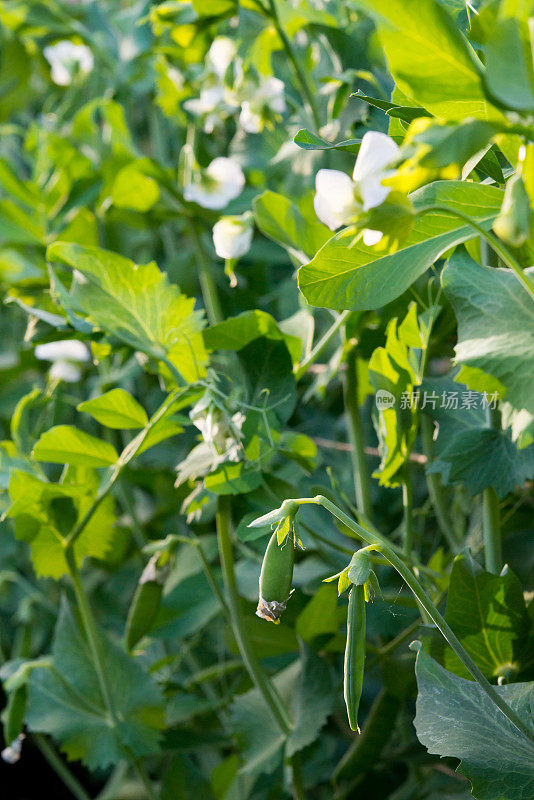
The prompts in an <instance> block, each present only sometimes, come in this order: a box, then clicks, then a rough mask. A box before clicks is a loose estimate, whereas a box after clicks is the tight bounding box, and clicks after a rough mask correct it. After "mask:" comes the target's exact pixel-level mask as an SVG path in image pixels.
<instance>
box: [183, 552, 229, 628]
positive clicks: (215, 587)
mask: <svg viewBox="0 0 534 800" xmlns="http://www.w3.org/2000/svg"><path fill="white" fill-rule="evenodd" d="M193 544H194V546H195V549H196V551H197V553H198V557H199V558H200V560H201V562H202V569H203V570H204V575H205V576H206V580H207V581H208V583H209V585H210V587H211V589H212V591H213V593H214V594H215V596H216V597H217V599H218V601H219V603H220V604H221V609H222V611H223V613H224V615H225V616H226V617H227V618H228V620H229V621H230V622H231V621H232V620H231V617H230V610H229V608H228V606H227V604H226V600H225V599H224V597H223V593H222V592H221V590H220V589H219V584H218V583H217V580H216V578H215V575H214V574H213V570H212V568H211V565H210V563H209V561H208V559H207V558H206V555H205V553H204V550H203V549H202V545H201V544H200V542H194V543H193Z"/></svg>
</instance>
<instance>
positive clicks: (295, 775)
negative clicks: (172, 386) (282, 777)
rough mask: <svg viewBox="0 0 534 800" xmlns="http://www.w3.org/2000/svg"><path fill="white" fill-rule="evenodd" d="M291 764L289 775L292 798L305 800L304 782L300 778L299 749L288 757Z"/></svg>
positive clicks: (300, 760) (300, 761)
mask: <svg viewBox="0 0 534 800" xmlns="http://www.w3.org/2000/svg"><path fill="white" fill-rule="evenodd" d="M289 762H290V764H291V776H292V779H293V781H292V782H293V800H306V795H305V794H304V782H303V780H302V759H301V757H300V751H299V752H297V753H295V754H294V755H293V756H291V758H290V759H289Z"/></svg>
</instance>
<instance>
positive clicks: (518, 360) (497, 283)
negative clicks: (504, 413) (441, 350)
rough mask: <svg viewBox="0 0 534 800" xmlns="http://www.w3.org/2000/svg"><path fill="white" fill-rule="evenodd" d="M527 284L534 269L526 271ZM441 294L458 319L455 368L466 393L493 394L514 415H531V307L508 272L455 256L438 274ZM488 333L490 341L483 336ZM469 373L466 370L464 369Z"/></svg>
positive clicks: (533, 411) (533, 379) (533, 382)
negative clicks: (493, 386) (524, 412)
mask: <svg viewBox="0 0 534 800" xmlns="http://www.w3.org/2000/svg"><path fill="white" fill-rule="evenodd" d="M525 272H526V273H527V274H529V275H530V276H531V278H532V276H534V268H530V269H528V270H525ZM442 284H443V288H444V290H445V292H446V294H447V296H448V297H449V299H450V301H451V303H452V305H453V307H454V311H455V313H456V317H457V319H458V344H457V345H456V347H455V348H454V349H455V353H456V359H455V360H456V363H457V364H461V365H462V366H463V367H464V368H463V369H462V370H461V372H460V374H459V377H460V379H461V380H463V381H464V382H465V383H466V384H467V385H468V386H469V388H470V389H474V390H476V391H492V389H491V388H488V381H487V376H490V377H491V378H493V379H494V380H496V381H497V382H498V385H499V397H500V399H501V400H506V401H507V402H509V403H510V404H511V405H512V406H513V408H514V409H516V410H517V411H521V410H522V409H526V410H527V411H528V412H530V414H534V370H533V369H532V364H533V362H534V304H533V303H532V300H531V298H530V297H529V296H528V294H527V293H526V292H525V290H524V289H523V287H522V286H521V285H520V283H519V282H518V281H517V279H516V278H515V276H514V275H513V273H512V272H511V271H510V270H504V269H489V268H487V267H481V266H480V265H479V264H477V263H476V262H475V261H473V260H472V259H471V258H470V257H469V256H467V255H466V254H464V253H456V254H455V255H454V257H453V258H451V259H450V261H449V263H448V264H447V266H446V267H445V269H444V270H443V274H442ZM488 332H491V336H488ZM466 367H467V368H468V369H465V368H466Z"/></svg>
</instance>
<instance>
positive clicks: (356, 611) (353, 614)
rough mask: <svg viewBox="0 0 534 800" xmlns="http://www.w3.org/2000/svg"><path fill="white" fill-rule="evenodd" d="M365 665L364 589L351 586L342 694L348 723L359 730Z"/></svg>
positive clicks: (353, 728)
mask: <svg viewBox="0 0 534 800" xmlns="http://www.w3.org/2000/svg"><path fill="white" fill-rule="evenodd" d="M364 665H365V589H364V587H363V585H360V586H353V587H352V589H351V590H350V594H349V611H348V616H347V644H346V647H345V680H344V686H343V688H344V695H345V705H346V706H347V715H348V718H349V725H350V727H351V728H352V730H353V731H359V730H360V728H359V727H358V708H359V706H360V698H361V696H362V687H363V671H364Z"/></svg>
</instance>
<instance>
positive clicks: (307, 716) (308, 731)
mask: <svg viewBox="0 0 534 800" xmlns="http://www.w3.org/2000/svg"><path fill="white" fill-rule="evenodd" d="M334 593H335V589H334ZM300 660H301V665H302V666H301V674H300V680H299V683H298V686H297V691H296V694H295V695H294V697H293V709H292V710H293V719H294V720H295V727H294V728H293V730H292V731H291V734H290V736H289V739H288V740H287V744H286V755H287V756H292V755H293V754H294V753H297V752H298V751H299V750H302V749H303V748H304V747H307V746H308V745H310V744H311V743H312V742H314V741H315V739H316V738H317V736H318V735H319V733H320V731H321V728H322V727H323V725H324V724H325V723H326V720H327V719H328V717H329V715H330V714H331V713H332V708H333V705H334V690H333V685H332V676H331V674H330V670H329V668H328V666H327V664H326V663H325V662H324V661H323V659H322V658H319V656H317V655H315V653H314V652H313V650H310V648H309V647H307V646H306V645H305V644H304V645H302V646H301V650H300Z"/></svg>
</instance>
